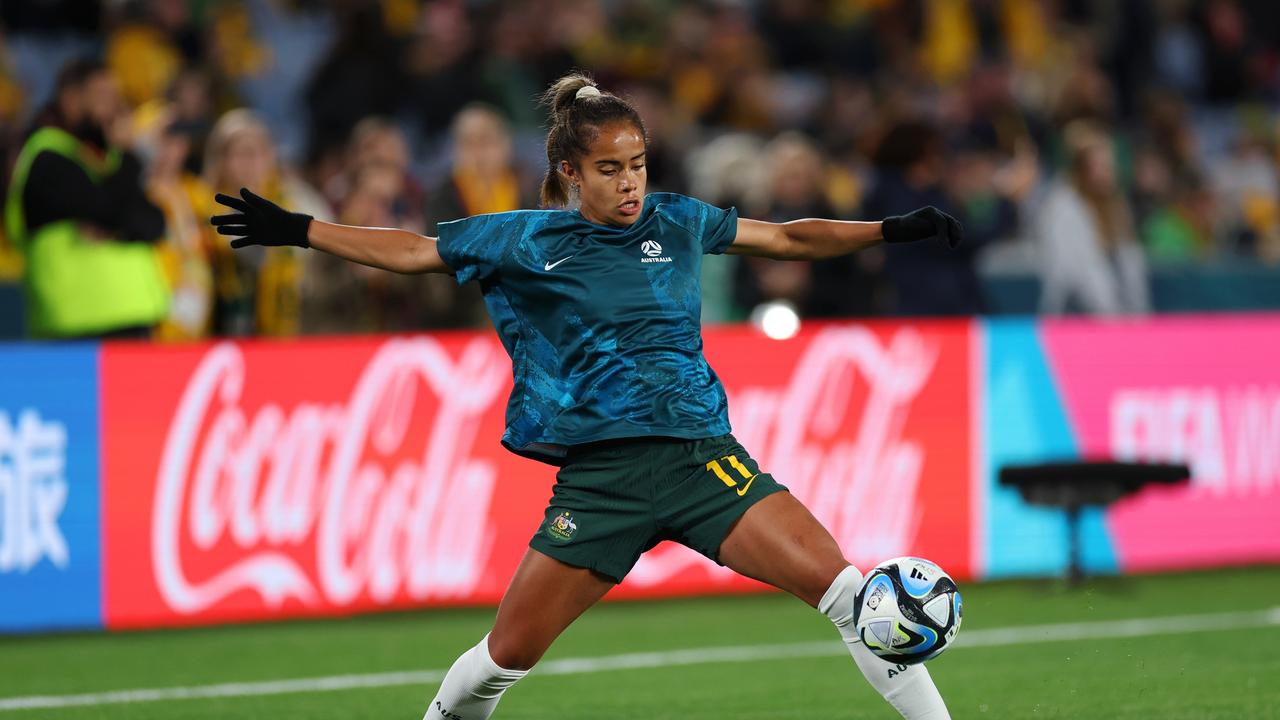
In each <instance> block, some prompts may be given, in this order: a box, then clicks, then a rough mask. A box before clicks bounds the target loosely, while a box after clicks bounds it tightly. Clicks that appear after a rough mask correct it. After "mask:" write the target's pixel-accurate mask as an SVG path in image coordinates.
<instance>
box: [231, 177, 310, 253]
mask: <svg viewBox="0 0 1280 720" xmlns="http://www.w3.org/2000/svg"><path fill="white" fill-rule="evenodd" d="M214 200H217V201H218V202H219V203H221V204H223V205H226V206H227V207H229V208H231V209H232V210H236V211H237V212H233V213H228V214H226V215H214V216H213V217H211V218H209V222H210V223H213V225H215V226H216V227H217V228H218V234H219V235H241V236H243V237H237V238H235V239H234V240H232V241H231V247H233V248H242V247H245V246H248V245H296V246H298V247H311V243H310V242H309V241H308V240H307V228H309V227H310V226H311V216H310V215H304V214H302V213H295V212H289V211H288V210H285V209H284V208H282V207H280V206H279V205H277V204H275V203H273V202H271V201H270V200H267V199H266V198H262V197H258V196H257V195H254V194H253V193H251V192H249V191H248V190H247V189H245V188H240V197H232V196H230V195H223V194H222V193H218V194H217V196H216V197H214Z"/></svg>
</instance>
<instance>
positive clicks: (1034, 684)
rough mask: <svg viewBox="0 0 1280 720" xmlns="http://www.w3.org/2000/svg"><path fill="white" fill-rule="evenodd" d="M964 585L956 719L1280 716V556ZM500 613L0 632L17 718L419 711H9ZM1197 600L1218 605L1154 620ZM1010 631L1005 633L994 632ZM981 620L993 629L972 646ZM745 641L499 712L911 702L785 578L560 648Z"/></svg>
mask: <svg viewBox="0 0 1280 720" xmlns="http://www.w3.org/2000/svg"><path fill="white" fill-rule="evenodd" d="M961 590H962V592H963V593H964V597H965V613H966V617H965V622H964V627H963V629H962V630H961V632H960V641H959V643H958V644H957V646H956V647H955V649H953V650H951V651H949V652H947V653H946V654H944V655H943V656H941V657H939V658H937V659H936V660H935V661H933V662H931V663H930V664H929V669H930V671H931V672H932V673H933V676H934V678H935V679H936V681H937V683H938V686H939V687H940V688H941V690H942V692H943V695H944V697H946V699H947V701H948V704H949V705H950V707H951V711H952V714H953V716H954V717H956V718H1024V717H1025V718H1164V719H1172V718H1188V719H1191V718H1194V719H1196V720H1204V719H1208V718H1224V719H1226V718H1231V719H1236V718H1280V609H1277V608H1278V607H1280V568H1249V569H1233V570H1221V571H1214V572H1202V573H1188V574H1177V575H1160V576H1146V577H1132V578H1102V579H1097V580H1094V581H1091V582H1090V583H1089V584H1088V585H1087V586H1086V587H1084V588H1081V589H1077V590H1066V589H1063V588H1061V587H1060V586H1058V585H1056V584H1053V583H1049V582H1005V583H987V584H974V583H971V584H967V585H965V586H963V587H962V588H961ZM1260 611H1261V612H1260ZM492 613H493V611H492V609H468V610H448V611H424V612H415V613H399V614H391V615H381V616H369V617H356V618H346V619H337V620H328V621H306V622H287V623H275V624H263V625H243V626H235V627H220V628H201V629H195V630H179V631H174V630H169V631H157V632H138V633H124V634H114V635H104V634H75V635H58V636H43V637H9V638H0V720H30V719H31V718H42V719H43V718H49V719H51V720H64V719H65V720H70V719H72V718H109V719H115V718H131V719H142V720H146V719H149V718H233V717H234V718H240V717H244V718H271V719H272V720H287V719H292V718H298V719H302V718H307V719H309V720H313V719H315V718H410V719H412V720H417V718H420V717H421V716H422V713H423V711H424V710H425V708H426V703H427V700H428V699H430V697H431V695H432V691H433V690H434V685H433V684H431V683H427V682H416V683H412V684H399V685H388V686H384V687H373V688H359V689H346V690H338V691H326V692H320V691H307V692H291V693H284V694H273V695H252V696H235V697H217V698H198V699H184V700H164V701H157V702H131V703H111V704H101V703H97V704H91V705H84V706H79V707H61V708H49V707H44V708H39V709H16V710H15V709H4V701H5V700H6V699H12V698H15V697H26V696H35V695H56V696H63V695H71V694H82V693H98V692H107V691H116V690H130V689H138V688H171V687H179V686H209V685H213V684H220V683H239V682H261V681H271V680H282V679H290V678H314V677H322V676H351V675H366V674H376V673H387V672H396V671H420V670H443V669H445V668H447V667H448V666H449V664H450V663H451V662H452V661H453V659H454V658H455V657H456V656H457V654H458V653H459V652H461V651H462V650H464V649H466V648H467V647H469V646H471V645H472V644H474V643H475V642H476V641H477V640H478V639H479V638H480V637H481V635H482V634H483V633H484V632H485V631H486V630H487V629H488V627H489V623H490V621H491V619H492ZM1229 613H1235V614H1229ZM1182 615H1197V616H1203V617H1204V618H1205V619H1206V620H1207V622H1206V623H1198V622H1193V621H1186V624H1185V626H1184V624H1183V622H1184V621H1178V622H1176V623H1174V624H1173V625H1172V627H1160V626H1159V624H1158V623H1157V624H1156V625H1155V626H1152V624H1151V623H1150V622H1148V620H1149V619H1152V618H1161V617H1169V616H1182ZM1125 619H1134V620H1140V621H1139V622H1136V623H1134V624H1132V626H1129V625H1126V626H1122V627H1125V628H1129V629H1131V630H1133V629H1134V628H1136V630H1133V633H1130V634H1127V635H1122V636H1119V637H1111V638H1107V639H1087V640H1079V639H1076V640H1063V639H1056V640H1048V639H1046V638H1047V637H1048V634H1049V633H1050V632H1052V631H1049V630H1036V629H1028V627H1029V626H1033V625H1034V626H1040V625H1063V624H1072V625H1071V627H1069V628H1067V630H1068V631H1069V632H1075V631H1080V632H1085V633H1095V634H1096V633H1097V632H1099V631H1103V632H1105V631H1106V628H1107V627H1113V626H1107V625H1099V623H1106V622H1108V621H1116V620H1125ZM1144 623H1145V624H1144ZM1193 626H1194V627H1193ZM1019 628H1021V630H1019ZM996 630H1001V631H1005V632H1003V634H1001V635H1000V636H995V635H993V634H992V631H996ZM966 635H968V636H970V637H972V638H974V639H975V644H974V645H971V646H969V647H965V646H964V640H965V638H966ZM1001 638H1003V639H1001ZM980 641H983V642H980ZM822 642H829V643H831V650H830V651H829V652H827V651H825V650H822V649H821V648H822V647H823V646H822V645H817V646H814V645H812V643H822ZM796 643H810V644H811V645H809V646H807V647H810V648H812V647H818V648H820V649H819V650H818V651H816V652H813V651H808V652H800V653H798V654H800V655H802V656H799V657H770V654H771V652H772V650H771V648H774V647H775V646H778V647H782V646H790V647H795V644H796ZM746 645H749V646H752V647H753V650H752V652H754V653H755V654H756V655H757V656H758V657H757V659H753V660H739V661H733V662H728V661H720V662H691V663H690V664H682V665H677V666H667V667H629V668H621V669H607V670H598V671H595V672H585V673H570V674H554V675H553V674H543V675H541V676H539V675H537V674H536V671H535V674H533V675H531V676H530V677H528V678H526V679H525V680H523V681H522V682H520V683H519V684H518V685H516V686H515V688H514V689H512V690H511V691H510V692H508V693H507V695H506V697H505V698H504V700H503V702H502V705H501V706H500V707H499V709H498V712H497V713H496V714H495V716H494V717H495V719H496V720H518V719H521V718H526V719H530V720H531V719H533V718H539V719H542V718H550V717H553V718H564V719H571V718H586V719H592V720H595V719H600V718H636V719H637V720H639V719H641V718H644V719H646V720H648V719H652V718H672V719H675V718H679V719H680V720H702V719H705V720H721V719H725V718H742V719H746V718H795V719H800V718H804V719H806V720H810V719H814V718H833V719H834V718H849V719H852V718H893V717H896V714H895V713H894V712H893V711H892V709H891V708H889V707H888V706H887V705H886V704H885V703H884V701H883V700H881V699H880V698H879V696H877V695H876V694H875V693H874V691H872V690H871V689H870V688H869V687H868V686H867V685H866V683H865V682H864V681H863V680H862V679H861V676H860V675H859V674H858V672H857V670H856V669H855V668H854V666H853V663H852V661H851V660H849V659H848V657H847V656H844V655H842V654H840V653H841V652H843V648H842V647H841V646H840V645H839V644H838V640H837V639H836V636H835V633H834V630H833V629H832V628H831V627H830V625H829V623H828V622H827V621H826V619H825V618H823V617H821V616H819V615H818V614H817V613H816V612H814V611H812V610H810V609H808V608H807V607H805V606H804V605H803V604H802V603H800V602H799V601H797V600H795V599H793V598H790V597H786V596H782V595H772V594H767V595H755V596H747V597H729V598H701V599H695V600H674V601H664V602H644V603H605V604H602V605H600V606H599V607H597V608H594V609H593V610H592V611H590V612H589V613H587V615H586V616H584V617H583V618H582V619H581V620H580V621H579V622H578V623H577V624H576V625H574V626H573V627H572V628H570V629H569V631H568V632H567V633H566V634H565V636H564V637H562V638H561V639H560V641H559V642H558V643H557V644H556V646H555V647H554V648H552V651H551V653H550V654H549V655H548V656H547V660H548V661H554V660H557V659H565V658H600V657H606V656H616V655H620V654H628V653H643V652H669V651H673V650H684V649H696V650H698V651H701V650H705V649H707V648H723V647H725V646H746ZM779 652H781V651H779ZM692 654H693V655H696V654H697V653H692ZM793 654H797V653H793Z"/></svg>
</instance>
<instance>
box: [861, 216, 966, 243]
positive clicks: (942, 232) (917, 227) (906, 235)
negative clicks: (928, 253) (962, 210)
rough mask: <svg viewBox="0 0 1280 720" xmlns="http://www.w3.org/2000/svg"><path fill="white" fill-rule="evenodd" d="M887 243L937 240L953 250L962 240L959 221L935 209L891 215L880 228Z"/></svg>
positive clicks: (962, 235)
mask: <svg viewBox="0 0 1280 720" xmlns="http://www.w3.org/2000/svg"><path fill="white" fill-rule="evenodd" d="M880 227H881V229H880V231H881V233H883V235H884V241H885V242H887V243H903V242H915V241H917V240H928V239H930V238H937V239H939V240H941V241H942V242H943V244H945V245H946V246H947V247H949V248H951V249H952V250H955V249H956V248H957V247H959V246H960V241H961V240H962V239H964V228H962V227H961V226H960V221H959V220H956V219H955V218H953V217H951V216H950V215H948V214H946V213H944V212H942V211H941V210H939V209H938V208H936V207H933V206H932V205H930V206H929V207H922V208H920V209H919V210H912V211H911V212H909V213H907V214H906V215H891V216H889V217H887V218H885V219H884V223H883V224H882V225H881V226H880Z"/></svg>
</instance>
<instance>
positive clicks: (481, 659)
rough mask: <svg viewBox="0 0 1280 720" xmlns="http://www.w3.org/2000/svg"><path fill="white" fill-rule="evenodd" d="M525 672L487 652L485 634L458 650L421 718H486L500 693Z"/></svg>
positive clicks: (479, 719) (480, 719)
mask: <svg viewBox="0 0 1280 720" xmlns="http://www.w3.org/2000/svg"><path fill="white" fill-rule="evenodd" d="M528 673H529V671H528V670H507V669H505V668H501V667H498V664H497V663H495V662H494V661H493V658H492V657H490V656H489V636H488V635H485V636H484V639H482V640H481V641H480V644H479V645H476V646H475V647H473V648H471V649H470V650H468V651H466V652H464V653H462V656H461V657H459V658H458V659H457V660H456V661H454V663H453V667H451V668H449V672H448V673H446V674H445V676H444V682H442V683H440V689H439V690H438V691H436V696H435V698H434V699H433V700H432V701H431V706H430V707H428V708H427V713H426V714H425V715H423V716H422V720H486V719H487V718H488V717H489V716H490V715H492V714H493V709H494V708H496V707H498V700H500V699H502V693H504V692H506V689H507V688H509V687H511V686H512V685H515V684H516V681H517V680H519V679H520V678H522V677H524V676H525V675H527V674H528Z"/></svg>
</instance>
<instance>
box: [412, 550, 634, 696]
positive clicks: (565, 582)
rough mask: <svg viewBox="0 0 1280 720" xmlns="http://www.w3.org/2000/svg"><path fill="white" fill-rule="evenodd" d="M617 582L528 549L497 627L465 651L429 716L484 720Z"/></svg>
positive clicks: (500, 608)
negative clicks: (565, 632) (505, 694)
mask: <svg viewBox="0 0 1280 720" xmlns="http://www.w3.org/2000/svg"><path fill="white" fill-rule="evenodd" d="M613 586H614V582H613V580H612V579H609V578H606V577H605V576H603V575H599V574H597V573H595V572H593V571H591V570H587V569H584V568H577V567H573V566H571V565H566V564H564V563H562V562H560V561H559V560H555V559H553V558H550V557H548V556H546V555H544V554H542V553H540V552H538V551H537V550H533V549H530V550H528V551H526V552H525V556H524V559H523V560H521V561H520V566H519V567H517V568H516V572H515V575H514V576H513V577H512V578H511V584H510V585H508V586H507V592H506V594H505V595H503V598H502V603H501V604H500V605H499V606H498V617H497V619H496V620H495V621H494V625H493V630H492V631H491V632H490V633H489V634H488V635H486V636H485V638H484V639H483V640H481V641H480V643H479V644H478V645H476V646H475V647H473V648H471V649H470V650H468V651H467V652H465V653H463V654H462V656H461V657H459V658H458V660H457V662H455V663H454V664H453V667H451V668H449V673H448V674H447V675H445V678H444V682H442V683H441V684H440V690H439V691H438V692H437V693H436V697H435V698H433V699H432V700H431V706H430V707H429V708H427V713H426V715H424V716H423V720H484V719H485V718H488V717H489V716H490V715H491V714H492V713H493V710H494V708H495V707H497V705H498V700H499V699H501V697H502V693H503V692H504V691H506V689H507V688H509V687H511V686H512V685H514V684H515V682H516V681H517V680H519V679H520V678H522V677H524V675H525V673H527V672H528V671H529V668H531V667H533V666H534V664H536V663H537V662H538V660H540V659H541V658H542V655H543V653H545V652H546V651H547V648H549V647H551V643H552V642H554V641H555V639H556V638H557V637H559V636H560V633H562V632H564V629H565V628H567V627H569V625H570V624H571V623H572V622H573V621H574V620H576V619H578V616H580V615H582V613H584V612H586V610H587V608H589V607H591V606H592V605H594V604H596V602H597V601H599V600H600V598H602V597H604V594H605V593H607V592H609V589H610V588H612V587H613Z"/></svg>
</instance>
